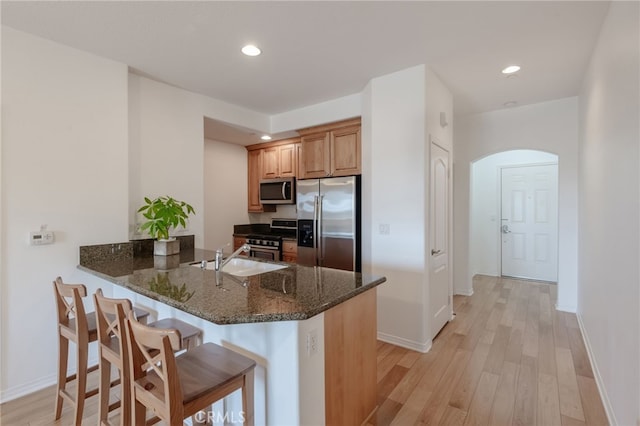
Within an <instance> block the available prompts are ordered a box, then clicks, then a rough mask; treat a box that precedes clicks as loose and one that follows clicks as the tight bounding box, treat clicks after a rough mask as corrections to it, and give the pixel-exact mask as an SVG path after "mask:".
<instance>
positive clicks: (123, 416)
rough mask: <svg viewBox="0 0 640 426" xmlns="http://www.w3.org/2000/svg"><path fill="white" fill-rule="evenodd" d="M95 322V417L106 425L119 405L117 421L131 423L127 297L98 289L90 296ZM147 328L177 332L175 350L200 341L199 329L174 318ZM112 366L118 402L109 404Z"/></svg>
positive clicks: (126, 425) (125, 423) (130, 309)
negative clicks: (97, 378) (118, 389)
mask: <svg viewBox="0 0 640 426" xmlns="http://www.w3.org/2000/svg"><path fill="white" fill-rule="evenodd" d="M93 299H94V302H95V306H96V317H97V321H98V355H99V366H100V385H99V389H100V405H99V408H98V418H99V421H100V423H99V424H100V425H109V422H108V419H107V417H108V415H109V412H110V411H112V410H114V409H116V408H118V407H120V408H121V409H120V424H121V425H123V426H129V425H131V381H130V379H129V377H130V376H129V372H130V367H129V350H128V347H127V344H128V342H127V339H126V335H125V322H126V321H127V317H128V315H129V313H130V312H132V306H131V301H130V300H129V299H111V298H107V297H104V296H103V295H102V290H101V289H98V290H97V291H96V293H95V294H94V295H93ZM149 327H154V328H165V327H171V328H175V329H177V330H179V331H180V333H181V336H182V340H181V342H180V348H179V349H187V348H190V347H195V346H197V345H198V344H200V343H201V342H202V330H200V329H199V328H197V327H194V326H192V325H190V324H187V323H185V322H184V321H180V320H177V319H174V318H167V319H163V320H160V321H156V322H153V323H150V324H149ZM112 365H113V366H115V367H116V368H117V370H118V374H119V376H120V384H121V397H120V401H116V402H114V403H113V404H109V388H110V377H111V366H112Z"/></svg>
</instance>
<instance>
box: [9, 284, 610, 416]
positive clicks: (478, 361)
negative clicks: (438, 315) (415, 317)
mask: <svg viewBox="0 0 640 426" xmlns="http://www.w3.org/2000/svg"><path fill="white" fill-rule="evenodd" d="M556 288H557V287H556V286H555V285H549V284H544V283H536V282H531V281H519V280H512V279H502V278H494V277H486V276H478V277H476V279H475V280H474V295H473V296H471V297H465V296H455V297H454V308H455V312H456V314H457V316H456V319H455V320H454V321H452V322H450V323H449V324H448V325H447V326H446V327H445V328H444V329H443V330H442V331H441V332H440V334H439V335H438V336H437V337H436V339H435V340H434V342H433V347H432V349H431V351H430V352H429V353H426V354H421V353H418V352H414V351H410V350H407V349H404V348H400V347H397V346H393V345H390V344H387V343H383V342H378V346H377V355H378V378H377V380H378V404H379V407H380V408H379V410H378V413H377V424H378V425H415V424H433V425H435V424H439V425H492V426H493V425H541V426H556V425H557V426H573V425H576V426H578V425H597V426H600V425H606V424H607V418H606V415H605V413H604V409H603V406H602V402H601V400H600V396H599V394H598V390H597V387H596V384H595V381H594V379H593V373H592V371H591V366H590V364H589V360H588V358H587V354H586V351H585V348H584V343H583V340H582V336H581V334H580V330H579V328H578V323H577V320H576V316H575V315H574V314H569V313H565V312H557V311H555V310H554V306H555V300H556ZM92 376H95V374H92ZM93 383H95V382H90V386H91V385H92V384H93ZM53 397H54V388H53V387H51V388H47V389H44V390H42V391H39V392H36V393H34V394H31V395H28V396H25V397H23V398H20V399H18V400H14V401H11V402H8V403H5V404H2V405H0V424H1V425H3V426H5V425H6V426H13V425H69V424H71V417H72V413H71V410H70V409H69V406H68V404H65V407H64V410H63V415H62V419H61V420H60V421H58V422H55V423H54V422H53V400H54V398H53ZM96 402H97V398H96V397H94V398H91V399H90V400H89V402H88V403H87V405H86V406H85V419H86V421H85V422H84V424H88V425H94V424H97V404H96ZM110 420H111V421H113V422H117V420H118V417H117V414H112V416H111V417H110Z"/></svg>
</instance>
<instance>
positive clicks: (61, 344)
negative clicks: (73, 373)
mask: <svg viewBox="0 0 640 426" xmlns="http://www.w3.org/2000/svg"><path fill="white" fill-rule="evenodd" d="M68 360H69V340H67V339H66V338H64V337H62V336H61V335H59V334H58V384H57V386H56V411H55V413H56V414H55V418H54V420H58V419H60V416H61V414H62V403H63V398H62V395H61V394H60V392H61V391H63V390H64V389H65V386H66V384H67V363H68Z"/></svg>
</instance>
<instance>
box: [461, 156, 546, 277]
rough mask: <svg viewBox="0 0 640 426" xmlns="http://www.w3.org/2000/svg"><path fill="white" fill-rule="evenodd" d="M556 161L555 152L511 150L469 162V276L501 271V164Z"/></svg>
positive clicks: (496, 273) (502, 165) (511, 164)
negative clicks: (470, 164) (470, 163)
mask: <svg viewBox="0 0 640 426" xmlns="http://www.w3.org/2000/svg"><path fill="white" fill-rule="evenodd" d="M557 162H558V156H557V155H555V154H549V153H547V152H542V151H531V150H514V151H506V152H500V153H497V154H493V155H490V156H488V157H484V158H482V159H480V160H478V161H476V162H474V163H473V164H472V166H471V190H470V200H471V202H470V207H469V208H470V212H471V213H470V221H471V222H470V229H469V239H470V242H469V270H470V271H471V276H474V275H476V274H484V275H491V276H499V275H500V226H501V223H500V215H501V212H500V167H504V166H513V165H522V164H528V165H530V164H535V163H557Z"/></svg>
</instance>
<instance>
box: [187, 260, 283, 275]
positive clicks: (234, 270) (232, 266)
mask: <svg viewBox="0 0 640 426" xmlns="http://www.w3.org/2000/svg"><path fill="white" fill-rule="evenodd" d="M192 266H197V267H199V266H200V263H195V264H193V265H192ZM284 268H287V266H286V265H276V264H273V263H265V262H256V261H254V260H249V259H240V258H237V257H236V258H233V259H231V260H230V261H229V263H227V264H226V265H224V267H223V268H222V272H226V273H227V274H231V275H235V276H238V277H249V276H251V275H258V274H264V273H265V272H271V271H277V270H278V269H284ZM207 269H210V270H213V269H215V265H214V263H213V262H208V263H207Z"/></svg>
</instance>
